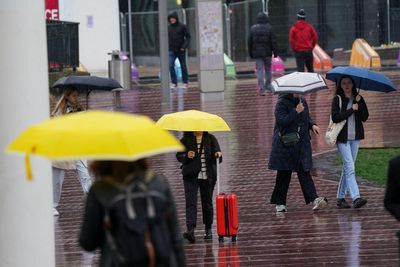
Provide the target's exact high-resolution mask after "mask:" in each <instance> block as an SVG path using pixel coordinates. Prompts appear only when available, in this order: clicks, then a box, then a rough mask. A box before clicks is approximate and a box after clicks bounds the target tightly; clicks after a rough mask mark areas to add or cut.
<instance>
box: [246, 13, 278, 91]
mask: <svg viewBox="0 0 400 267" xmlns="http://www.w3.org/2000/svg"><path fill="white" fill-rule="evenodd" d="M247 45H248V51H249V55H250V57H251V58H254V59H255V60H256V68H257V80H258V86H259V88H260V95H265V90H267V89H268V90H270V86H271V78H272V74H271V57H272V55H274V56H275V57H277V56H278V47H277V43H276V36H275V34H274V32H273V30H272V27H271V25H270V24H269V20H268V16H267V15H266V14H265V13H263V12H260V13H258V15H257V23H256V24H255V25H253V26H252V27H251V29H250V36H249V37H248V41H247Z"/></svg>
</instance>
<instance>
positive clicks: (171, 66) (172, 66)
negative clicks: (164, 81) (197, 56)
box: [169, 51, 188, 85]
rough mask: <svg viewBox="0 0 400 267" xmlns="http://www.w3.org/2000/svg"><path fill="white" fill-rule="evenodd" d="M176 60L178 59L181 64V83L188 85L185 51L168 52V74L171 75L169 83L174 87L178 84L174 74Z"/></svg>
mask: <svg viewBox="0 0 400 267" xmlns="http://www.w3.org/2000/svg"><path fill="white" fill-rule="evenodd" d="M176 58H178V60H179V63H180V64H181V69H182V82H183V83H188V71H187V67H186V52H185V51H180V52H173V51H169V72H170V74H171V82H172V83H173V84H175V85H177V84H178V79H177V77H176V72H175V60H176Z"/></svg>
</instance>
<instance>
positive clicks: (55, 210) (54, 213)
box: [53, 208, 60, 216]
mask: <svg viewBox="0 0 400 267" xmlns="http://www.w3.org/2000/svg"><path fill="white" fill-rule="evenodd" d="M53 215H54V216H58V215H60V213H59V212H58V211H57V209H56V208H53Z"/></svg>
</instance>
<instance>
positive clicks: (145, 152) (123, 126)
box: [6, 111, 184, 178]
mask: <svg viewBox="0 0 400 267" xmlns="http://www.w3.org/2000/svg"><path fill="white" fill-rule="evenodd" d="M183 149H184V147H183V145H182V144H181V143H180V142H179V141H178V140H177V139H176V138H175V137H174V136H173V135H171V134H170V133H169V132H168V131H165V130H163V129H161V128H160V127H158V126H157V125H156V124H155V123H154V121H152V120H151V119H150V118H148V117H145V116H140V115H131V114H127V113H121V112H107V111H88V112H79V113H73V114H69V115H64V116H61V117H57V118H53V119H49V120H46V121H44V122H42V123H39V124H36V125H33V126H31V127H29V128H28V129H27V130H25V131H24V132H23V133H22V134H21V135H20V136H18V137H17V138H16V139H15V140H14V141H13V142H12V143H11V144H10V145H9V146H8V147H7V148H6V152H19V153H25V154H26V155H27V157H26V167H27V173H28V178H31V177H32V174H31V171H30V166H29V165H30V164H29V154H33V155H38V156H43V157H46V158H48V159H51V160H74V159H80V158H87V159H96V160H131V161H134V160H137V159H141V158H146V157H149V156H154V155H157V154H162V153H166V152H176V151H181V150H183Z"/></svg>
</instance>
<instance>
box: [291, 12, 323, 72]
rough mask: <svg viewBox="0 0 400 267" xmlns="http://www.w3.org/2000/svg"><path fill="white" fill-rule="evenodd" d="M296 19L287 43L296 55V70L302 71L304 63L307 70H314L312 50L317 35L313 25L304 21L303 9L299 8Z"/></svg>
mask: <svg viewBox="0 0 400 267" xmlns="http://www.w3.org/2000/svg"><path fill="white" fill-rule="evenodd" d="M297 19H298V21H297V22H296V23H295V24H293V26H292V27H291V28H290V32H289V43H290V47H291V48H292V50H293V51H294V54H295V57H296V65H297V71H301V72H303V71H304V64H305V65H306V67H307V71H308V72H314V67H313V59H314V58H313V53H312V50H313V49H314V46H315V45H316V44H317V42H318V35H317V33H316V31H315V29H314V27H313V26H311V25H310V24H309V23H307V22H306V12H304V9H300V10H299V12H298V13H297Z"/></svg>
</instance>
